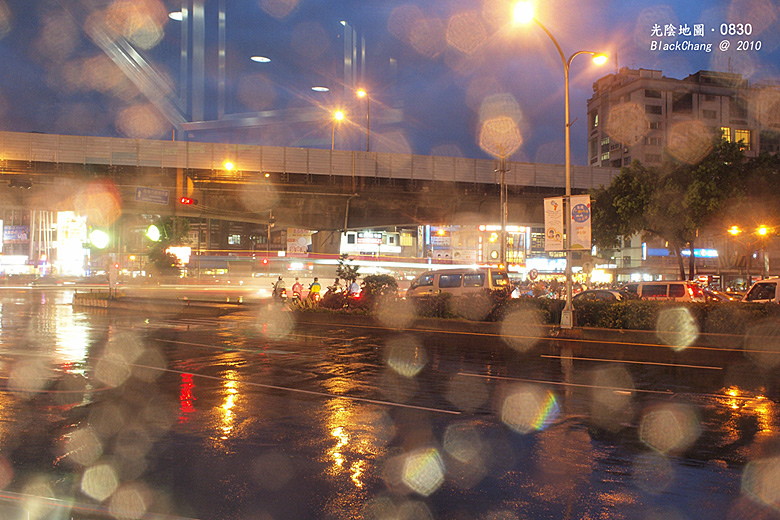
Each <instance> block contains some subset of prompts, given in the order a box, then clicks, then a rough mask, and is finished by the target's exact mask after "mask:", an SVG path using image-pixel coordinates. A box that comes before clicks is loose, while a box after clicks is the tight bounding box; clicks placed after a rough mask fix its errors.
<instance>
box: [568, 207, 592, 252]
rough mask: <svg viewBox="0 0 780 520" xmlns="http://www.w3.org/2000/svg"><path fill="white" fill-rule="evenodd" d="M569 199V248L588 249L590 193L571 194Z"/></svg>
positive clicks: (589, 244) (589, 245)
mask: <svg viewBox="0 0 780 520" xmlns="http://www.w3.org/2000/svg"><path fill="white" fill-rule="evenodd" d="M569 200H570V201H571V205H570V207H571V220H570V222H571V235H570V236H571V239H570V244H571V245H570V246H569V249H588V250H589V249H590V248H591V237H590V215H591V213H590V195H573V196H572V197H571V198H570V199H569Z"/></svg>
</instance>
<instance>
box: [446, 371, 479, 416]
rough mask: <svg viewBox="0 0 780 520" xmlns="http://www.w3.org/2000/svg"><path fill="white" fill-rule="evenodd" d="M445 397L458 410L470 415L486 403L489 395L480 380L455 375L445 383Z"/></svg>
mask: <svg viewBox="0 0 780 520" xmlns="http://www.w3.org/2000/svg"><path fill="white" fill-rule="evenodd" d="M446 396H447V400H448V401H449V402H451V403H452V404H453V405H454V406H455V407H456V408H457V409H458V410H460V411H462V412H467V413H472V412H475V411H476V410H478V409H479V407H481V406H482V405H484V404H485V403H486V402H487V400H488V397H489V396H490V394H489V392H488V389H487V385H485V383H484V382H483V381H482V380H480V379H475V378H473V377H467V376H462V375H456V376H455V377H453V378H452V379H450V381H449V383H447V391H446Z"/></svg>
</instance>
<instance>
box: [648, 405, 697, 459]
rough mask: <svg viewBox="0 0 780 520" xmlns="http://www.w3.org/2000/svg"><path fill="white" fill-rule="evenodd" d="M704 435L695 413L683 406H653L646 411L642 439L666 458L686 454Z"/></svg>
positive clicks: (688, 407) (689, 407)
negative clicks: (670, 455)
mask: <svg viewBox="0 0 780 520" xmlns="http://www.w3.org/2000/svg"><path fill="white" fill-rule="evenodd" d="M700 433H701V428H700V425H699V418H698V417H697V415H696V411H695V409H694V408H693V407H691V406H688V405H683V404H674V403H670V404H661V405H656V406H651V407H650V408H648V409H646V410H644V411H643V413H642V418H641V420H640V424H639V439H640V440H641V441H642V442H643V443H645V445H647V446H648V447H650V448H652V449H654V450H656V451H658V452H660V453H663V454H670V453H673V454H676V453H681V452H684V451H685V450H686V449H688V448H689V447H691V445H693V443H694V442H695V441H696V439H698V438H699V435H700Z"/></svg>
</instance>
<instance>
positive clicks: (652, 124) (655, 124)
mask: <svg viewBox="0 0 780 520" xmlns="http://www.w3.org/2000/svg"><path fill="white" fill-rule="evenodd" d="M660 129H661V122H660V121H651V122H650V130H660Z"/></svg>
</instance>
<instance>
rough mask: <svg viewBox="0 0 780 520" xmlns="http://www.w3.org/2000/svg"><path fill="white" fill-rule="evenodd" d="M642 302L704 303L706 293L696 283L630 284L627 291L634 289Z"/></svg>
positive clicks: (660, 282)
mask: <svg viewBox="0 0 780 520" xmlns="http://www.w3.org/2000/svg"><path fill="white" fill-rule="evenodd" d="M634 286H636V289H635V291H636V295H637V296H639V298H640V299H642V300H671V301H676V302H703V301H705V299H706V298H705V296H704V292H703V291H702V289H701V287H699V285H698V284H696V283H695V282H687V281H658V282H639V283H637V284H629V285H628V286H626V289H627V290H632V289H634Z"/></svg>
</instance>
